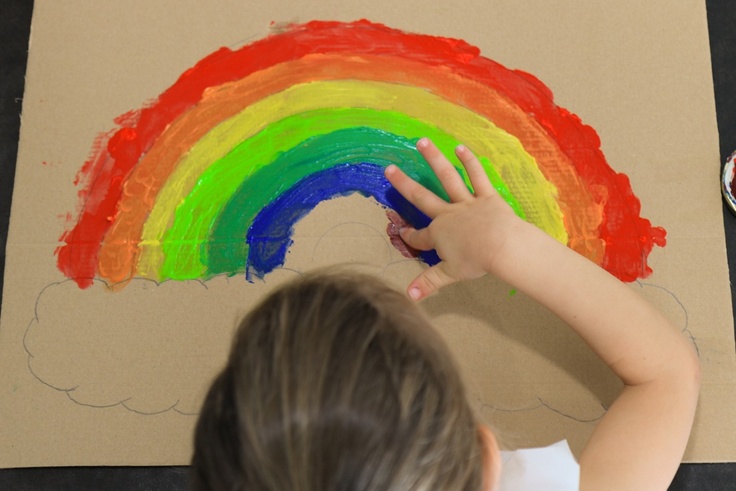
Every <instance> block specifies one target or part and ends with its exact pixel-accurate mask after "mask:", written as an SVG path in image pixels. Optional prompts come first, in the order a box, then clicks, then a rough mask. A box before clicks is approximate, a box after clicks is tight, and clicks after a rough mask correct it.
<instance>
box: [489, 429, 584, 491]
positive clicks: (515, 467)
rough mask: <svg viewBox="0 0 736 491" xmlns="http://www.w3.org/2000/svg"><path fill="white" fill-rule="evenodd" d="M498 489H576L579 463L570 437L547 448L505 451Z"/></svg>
mask: <svg viewBox="0 0 736 491" xmlns="http://www.w3.org/2000/svg"><path fill="white" fill-rule="evenodd" d="M501 460H502V462H503V467H502V468H501V483H500V487H499V491H531V490H534V491H537V490H544V491H577V490H578V489H579V486H580V466H579V465H578V463H577V462H576V461H575V457H574V456H573V455H572V452H571V451H570V447H569V446H568V444H567V440H563V441H561V442H557V443H555V444H554V445H550V446H549V447H544V448H527V449H520V450H513V451H502V452H501Z"/></svg>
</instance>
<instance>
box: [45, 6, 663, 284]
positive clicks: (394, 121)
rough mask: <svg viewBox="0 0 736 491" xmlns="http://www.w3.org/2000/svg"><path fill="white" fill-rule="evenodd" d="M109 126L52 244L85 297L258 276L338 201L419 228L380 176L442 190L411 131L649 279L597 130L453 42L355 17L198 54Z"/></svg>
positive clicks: (616, 267) (640, 222)
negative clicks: (394, 168) (133, 284)
mask: <svg viewBox="0 0 736 491" xmlns="http://www.w3.org/2000/svg"><path fill="white" fill-rule="evenodd" d="M116 123H117V125H118V127H117V128H115V129H113V130H112V131H109V132H106V133H104V134H101V135H100V137H98V141H97V142H96V143H95V145H94V147H93V148H94V149H95V151H94V153H93V155H92V157H91V158H90V159H89V160H88V161H87V162H86V163H85V164H84V166H83V167H82V168H81V170H80V172H79V185H80V186H81V190H80V197H81V200H80V211H79V214H78V218H77V220H76V222H75V223H74V224H72V225H71V226H70V227H69V229H68V230H67V231H66V232H65V233H64V235H63V236H62V237H61V241H62V243H63V244H62V245H61V246H60V247H59V248H58V250H57V255H58V267H59V269H60V271H61V272H63V273H64V274H65V275H66V276H67V277H69V278H72V279H74V280H75V281H76V282H77V284H78V285H79V286H80V287H83V288H84V287H87V286H89V285H91V284H92V281H93V279H95V278H100V279H103V280H105V281H106V282H108V283H110V284H120V283H125V282H126V281H128V280H130V279H131V278H135V277H142V278H149V279H153V280H156V281H164V280H168V279H174V280H188V279H199V280H206V279H208V278H211V277H213V276H215V275H221V274H226V275H236V274H243V273H244V274H247V275H248V276H249V277H252V276H257V277H264V276H265V275H267V274H268V273H269V272H270V271H272V270H273V269H274V268H277V267H279V266H281V265H283V263H284V258H285V255H286V253H287V251H288V248H289V246H290V245H291V243H292V242H291V240H292V239H291V235H292V233H293V226H294V224H295V223H296V222H297V221H298V220H299V219H301V218H302V217H304V216H306V214H308V213H309V212H310V211H311V210H312V209H313V208H314V207H315V206H317V204H319V202H321V201H323V200H327V199H331V198H334V197H339V196H345V195H348V194H352V193H359V194H361V195H364V196H369V197H372V198H373V199H374V200H375V201H376V202H378V203H379V204H380V205H381V206H383V207H385V208H387V209H389V210H393V211H395V212H397V213H399V214H400V215H401V216H402V217H403V218H404V219H405V220H406V221H408V222H409V223H411V224H412V225H414V226H416V227H422V226H426V224H427V223H428V219H427V217H425V216H424V215H422V214H421V213H420V212H419V211H418V210H416V209H415V208H414V207H413V206H412V205H411V204H409V203H408V202H406V201H405V200H404V199H403V198H402V197H401V196H400V195H399V194H398V193H397V192H396V191H395V190H393V189H392V188H391V186H390V185H389V184H388V182H387V181H386V180H385V178H384V177H383V169H384V168H385V167H386V166H387V165H389V164H396V165H398V166H400V167H401V168H403V169H404V170H405V171H406V172H407V173H408V174H409V175H411V176H412V177H414V178H415V179H417V180H418V181H420V182H421V183H423V184H424V185H425V186H427V187H429V188H430V189H432V190H433V191H435V192H437V193H440V194H442V190H441V188H440V187H439V183H438V181H437V180H436V178H435V177H434V176H433V175H432V173H431V170H430V169H429V167H428V166H427V165H426V164H425V163H424V162H423V160H422V158H421V156H420V155H419V153H418V152H417V151H416V149H415V147H414V145H415V143H416V141H417V140H418V139H419V138H421V137H424V136H426V137H430V138H431V139H433V140H434V141H435V142H436V143H437V144H438V146H439V147H440V148H441V149H443V150H444V151H445V152H446V153H447V154H451V153H452V149H453V148H454V146H456V145H457V144H459V143H464V144H465V145H467V146H468V147H469V148H470V149H471V150H472V151H473V152H474V153H475V154H476V155H478V156H479V157H480V159H481V161H482V163H483V165H484V167H485V169H486V171H487V173H488V176H489V178H490V180H491V182H492V183H493V185H494V186H495V188H496V189H497V190H498V191H499V192H500V193H501V194H502V196H503V197H504V199H506V201H507V202H508V203H509V204H510V205H511V206H512V207H513V208H514V210H515V211H516V213H517V214H518V215H519V216H522V217H523V218H525V219H526V220H528V221H530V222H531V223H534V224H535V225H537V226H538V227H540V228H541V229H543V230H545V231H546V232H547V233H548V234H550V235H551V236H553V237H555V238H556V239H557V240H559V241H561V242H563V243H565V244H567V245H568V246H569V247H571V248H572V249H574V250H576V251H577V252H579V253H581V254H583V255H584V256H586V257H588V258H589V259H591V260H592V261H594V262H596V263H598V264H600V265H601V266H602V267H603V268H605V269H607V270H608V271H609V272H611V273H612V274H614V275H615V276H617V277H618V278H620V279H621V280H623V281H635V280H636V279H638V278H642V277H646V276H647V275H648V274H650V273H651V268H650V267H649V266H648V264H647V257H648V255H649V253H650V252H651V250H652V248H653V246H655V245H657V246H664V245H665V234H666V233H665V230H664V229H663V228H661V227H653V226H652V224H651V223H650V222H649V220H647V219H645V218H642V217H641V216H640V215H639V213H640V203H639V200H638V198H637V197H636V196H635V195H634V194H633V191H632V189H631V185H630V182H629V179H628V177H627V176H626V175H624V174H621V173H617V172H615V171H614V170H613V169H612V168H611V167H610V166H609V165H608V163H607V162H606V159H605V157H604V155H603V153H602V152H601V150H600V139H599V137H598V135H597V134H596V132H595V130H593V128H591V127H589V126H587V125H585V124H583V123H582V122H581V120H580V118H578V117H577V116H576V115H574V114H572V113H571V112H569V111H567V110H566V109H564V108H561V107H559V106H557V105H556V104H555V103H554V100H553V96H552V92H551V91H550V90H549V89H548V88H547V87H546V86H545V85H544V84H543V83H541V82H540V81H539V80H538V79H537V78H535V77H534V76H532V75H530V74H528V73H525V72H523V71H519V70H511V69H508V68H505V67H504V66H502V65H500V64H499V63H496V62H494V61H492V60H491V59H489V58H486V57H483V56H481V54H480V51H479V49H478V48H476V47H474V46H471V45H469V44H468V43H466V42H464V41H462V40H457V39H449V38H443V37H436V36H429V35H423V34H412V33H407V32H404V31H401V30H396V29H392V28H389V27H386V26H384V25H380V24H376V23H372V22H369V21H366V20H360V21H355V22H349V23H345V22H331V21H314V22H309V23H306V24H294V25H290V26H288V27H286V28H282V29H279V30H278V32H274V33H273V34H271V35H269V36H267V37H266V38H264V39H262V40H259V41H256V42H254V43H252V44H249V45H246V46H244V47H242V48H240V49H237V50H231V49H228V48H221V49H220V50H218V51H216V52H214V53H212V54H211V55H209V56H207V57H206V58H204V59H202V60H201V61H200V62H198V63H197V64H196V65H195V66H193V67H192V68H190V69H189V70H187V71H186V72H184V73H183V74H182V75H181V77H180V78H179V79H178V80H177V81H176V82H175V83H174V84H173V85H172V86H171V87H170V88H169V89H167V90H166V91H165V92H163V93H162V94H161V95H160V96H159V97H158V98H156V99H155V100H152V101H151V102H150V103H149V104H147V105H145V106H144V107H143V108H141V109H139V110H135V111H131V112H129V113H126V114H124V115H122V116H120V117H119V118H118V119H116ZM457 165H458V167H459V163H457ZM422 259H423V260H425V261H426V262H427V263H429V264H432V263H433V262H436V261H437V260H438V258H437V256H436V255H435V254H434V253H431V252H430V253H423V255H422Z"/></svg>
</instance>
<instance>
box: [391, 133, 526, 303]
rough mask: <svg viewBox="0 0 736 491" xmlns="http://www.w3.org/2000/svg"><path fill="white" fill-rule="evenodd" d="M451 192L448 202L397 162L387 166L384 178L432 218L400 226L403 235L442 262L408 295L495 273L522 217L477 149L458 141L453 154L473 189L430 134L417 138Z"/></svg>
mask: <svg viewBox="0 0 736 491" xmlns="http://www.w3.org/2000/svg"><path fill="white" fill-rule="evenodd" d="M417 149H418V150H419V152H420V153H421V154H422V156H423V157H424V158H425V159H426V160H427V162H428V163H429V165H430V166H431V167H432V170H434V172H435V174H436V175H437V177H438V178H439V180H440V182H441V183H442V186H443V187H444V189H445V191H447V194H448V195H449V197H450V200H451V202H450V203H448V202H446V201H445V200H443V199H442V198H440V197H439V196H437V195H435V194H434V193H432V192H431V191H429V190H428V189H426V188H425V187H424V186H422V185H421V184H419V183H417V182H416V181H414V180H413V179H411V178H410V177H408V176H407V175H406V174H404V173H403V172H402V171H401V170H400V169H399V168H398V167H396V166H389V167H388V168H386V178H387V179H388V180H389V181H390V182H391V184H392V185H393V186H394V187H395V188H396V189H397V190H398V191H399V192H400V193H401V194H402V195H403V196H404V197H405V198H406V199H407V200H409V201H410V202H411V203H412V204H414V206H416V207H417V208H419V209H420V210H421V211H422V212H424V213H425V214H426V215H427V216H429V218H431V219H432V223H430V224H429V226H428V227H426V228H424V229H421V230H416V229H414V228H402V229H401V231H400V233H401V238H402V239H403V240H404V241H405V242H406V243H407V244H408V245H409V246H411V247H413V248H415V249H419V250H430V249H435V250H436V251H437V254H438V255H439V257H440V259H441V262H440V263H438V264H437V265H435V266H433V267H431V268H429V269H427V270H426V271H424V272H423V273H422V274H421V275H419V276H418V277H417V278H416V279H414V281H412V282H411V284H410V285H409V288H408V291H409V295H410V296H411V297H412V298H413V299H414V300H419V299H421V298H424V297H426V296H428V295H431V294H433V293H435V292H436V291H437V290H439V289H440V288H442V287H443V286H445V285H449V284H451V283H455V282H458V281H461V280H469V279H473V278H478V277H480V276H483V275H484V274H485V273H493V272H494V269H495V264H496V262H497V261H498V258H499V256H500V255H501V253H502V251H503V249H504V245H505V244H506V242H507V240H508V239H509V235H510V234H511V233H512V232H513V230H514V226H515V225H516V224H518V223H523V221H522V220H521V219H520V218H518V217H517V216H516V215H515V214H514V212H513V210H512V209H511V207H510V206H509V205H508V204H507V203H506V202H505V201H504V200H503V198H501V196H499V194H498V193H497V192H496V190H495V189H494V188H493V185H491V183H490V181H489V180H488V176H487V175H486V173H485V171H484V169H483V167H482V166H481V164H480V162H479V161H478V159H477V158H476V157H475V155H473V153H472V152H471V151H470V150H468V149H467V148H466V147H464V146H462V145H460V146H458V147H457V148H456V150H455V153H456V155H457V156H458V158H459V159H460V161H461V162H462V163H463V165H464V166H465V169H466V171H467V173H468V176H469V178H470V182H471V184H472V185H473V188H474V190H475V194H473V193H471V192H470V191H469V190H468V188H467V186H466V185H465V182H464V181H463V179H462V177H461V176H460V174H459V173H458V172H457V170H456V169H455V168H454V167H453V165H452V164H451V163H450V162H449V161H448V160H447V158H446V157H445V156H444V155H443V154H442V152H440V151H439V149H438V148H437V147H436V146H435V145H434V144H433V143H432V142H431V141H430V140H428V139H426V138H422V139H421V140H419V141H418V142H417Z"/></svg>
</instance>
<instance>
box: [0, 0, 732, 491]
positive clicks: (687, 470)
mask: <svg viewBox="0 0 736 491" xmlns="http://www.w3.org/2000/svg"><path fill="white" fill-rule="evenodd" d="M706 6H707V9H708V26H709V31H710V45H711V57H712V64H713V81H714V90H715V100H716V111H717V115H718V130H719V133H720V154H721V162H725V160H726V158H727V157H728V156H729V155H730V154H731V153H732V152H733V151H734V150H736V2H734V0H706ZM32 10H33V1H32V0H1V1H0V57H1V60H2V64H1V65H0V66H2V70H0V292H2V281H3V271H4V268H5V243H6V239H7V232H8V221H9V217H10V203H11V197H12V189H13V178H14V175H15V160H16V154H17V151H18V132H19V127H20V113H21V108H22V98H23V84H24V81H25V69H26V59H27V48H28V38H29V32H30V24H31V14H32ZM723 215H724V217H723V219H724V227H725V230H726V244H727V247H728V263H729V268H730V271H731V284H732V285H733V283H734V276H736V275H735V274H734V271H735V270H736V216H734V215H733V214H731V213H729V212H728V211H727V210H726V208H725V206H724V214H723ZM735 291H736V290H734V289H732V292H731V295H732V299H734V300H736V294H734V292H735ZM0 295H1V293H0ZM0 438H1V436H0ZM734 445H736V442H734ZM186 488H187V468H186V467H73V468H68V467H61V468H34V469H5V470H0V489H2V490H6V489H7V490H13V491H16V490H17V491H25V490H47V489H48V490H181V489H186ZM670 490H671V491H683V490H698V491H701V490H734V491H736V463H734V464H683V465H682V466H681V467H680V470H679V472H678V473H677V476H676V477H675V480H674V482H673V483H672V486H670Z"/></svg>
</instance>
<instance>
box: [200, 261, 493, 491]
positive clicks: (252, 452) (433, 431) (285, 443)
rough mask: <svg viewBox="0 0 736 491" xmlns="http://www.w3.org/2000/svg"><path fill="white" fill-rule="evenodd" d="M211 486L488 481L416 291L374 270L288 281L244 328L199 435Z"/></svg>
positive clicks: (419, 485) (465, 485)
mask: <svg viewBox="0 0 736 491" xmlns="http://www.w3.org/2000/svg"><path fill="white" fill-rule="evenodd" d="M192 467H193V474H192V480H193V484H194V487H195V488H196V489H201V490H228V491H229V490H240V489H259V490H261V489H262V490H274V491H275V490H278V491H285V490H294V491H297V490H298V491H325V490H348V489H350V490H406V489H416V490H424V489H453V490H473V491H477V490H479V489H481V486H482V474H483V471H482V450H481V442H480V436H479V431H478V421H477V419H476V417H475V414H474V412H473V410H472V409H471V407H470V405H469V403H468V400H467V397H466V392H465V389H464V386H463V383H462V381H461V379H460V376H459V372H458V370H457V369H456V367H455V366H454V363H453V361H452V357H451V355H450V353H449V351H448V349H447V347H446V346H445V344H444V343H443V342H442V340H441V339H440V338H439V336H438V335H437V333H436V332H435V331H434V330H433V329H432V327H431V325H430V323H429V321H428V320H427V319H426V318H425V317H424V316H423V315H422V313H421V312H420V311H419V309H418V308H417V307H415V306H414V304H413V303H412V302H411V301H409V300H408V298H406V297H405V296H404V295H403V294H401V293H399V292H397V291H395V290H393V289H392V288H390V287H388V286H387V285H385V284H384V283H383V282H381V281H380V280H378V279H376V278H374V277H371V276H364V275H356V274H352V273H351V274H346V273H339V274H335V273H330V274H326V273H321V274H313V275H307V276H306V277H304V278H302V279H300V280H298V281H296V282H293V283H291V284H288V285H286V286H284V287H282V288H280V289H278V290H277V291H275V292H274V293H272V294H271V295H270V296H268V297H267V298H266V299H265V300H263V302H261V304H260V305H259V306H258V307H256V308H255V309H254V310H253V311H252V312H251V313H250V314H249V315H248V316H247V317H246V318H245V319H244V320H243V322H242V324H241V325H240V327H239V329H238V331H237V333H236V336H235V340H234V343H233V346H232V351H231V353H230V357H229V360H228V362H227V365H226V367H225V368H224V370H223V371H222V372H221V373H220V374H219V375H218V376H217V378H216V379H215V381H214V383H213V385H212V387H211V388H210V390H209V393H208V395H207V397H206V400H205V402H204V405H203V408H202V412H201V415H200V417H199V421H198V423H197V428H196V433H195V452H194V457H193V459H192Z"/></svg>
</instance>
